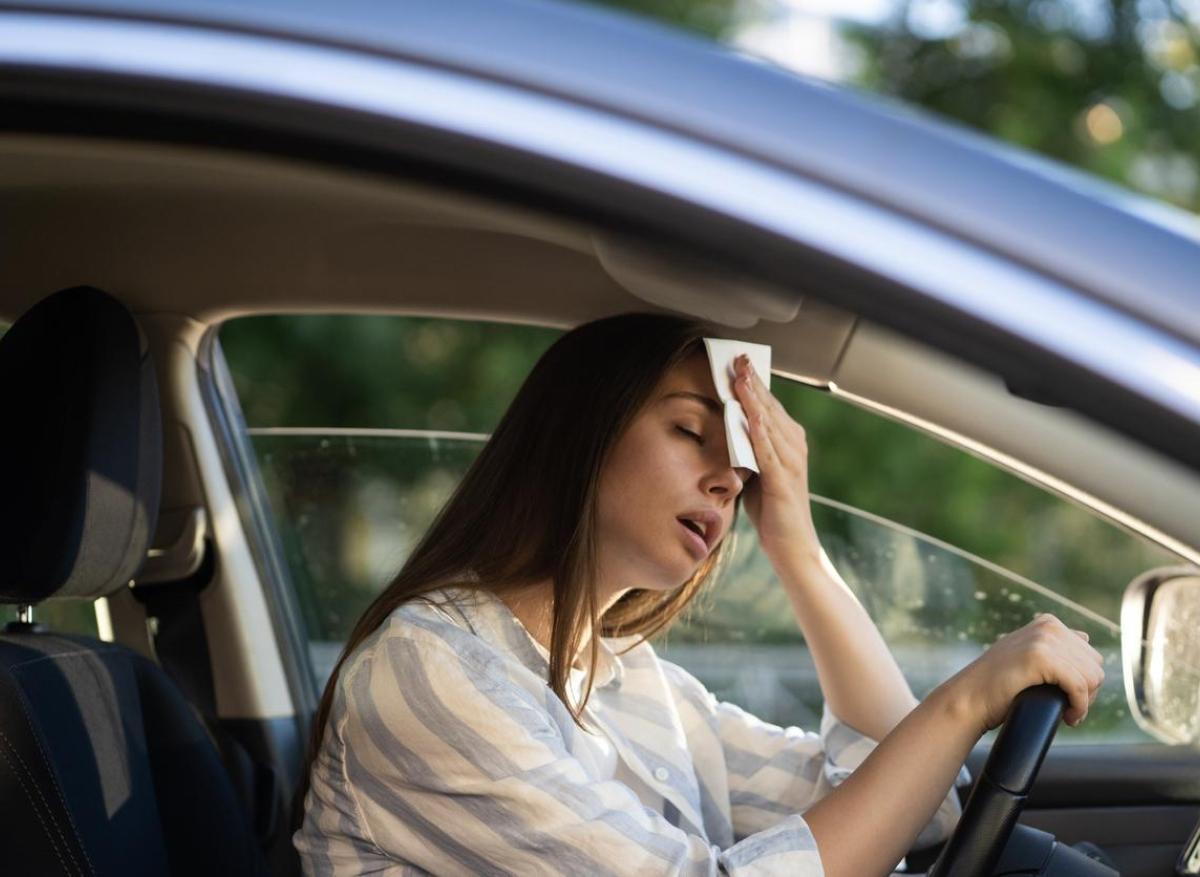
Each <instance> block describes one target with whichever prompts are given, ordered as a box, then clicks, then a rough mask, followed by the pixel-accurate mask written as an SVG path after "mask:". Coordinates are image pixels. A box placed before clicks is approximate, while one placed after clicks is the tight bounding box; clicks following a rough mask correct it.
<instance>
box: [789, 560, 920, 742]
mask: <svg viewBox="0 0 1200 877" xmlns="http://www.w3.org/2000/svg"><path fill="white" fill-rule="evenodd" d="M781 566H782V567H783V568H782V569H778V570H777V572H778V573H779V575H780V577H781V578H782V579H783V585H784V590H785V591H786V592H787V595H788V598H789V600H790V602H791V604H792V611H793V612H795V614H796V620H797V623H798V624H799V625H800V629H801V631H802V632H803V633H804V639H805V642H807V644H808V648H809V651H810V652H811V654H812V657H813V663H814V665H815V666H816V669H817V676H818V678H819V679H820V682H821V691H822V692H823V693H824V695H825V700H826V702H827V703H828V704H829V707H830V709H832V710H833V712H834V713H836V714H837V716H838V717H839V718H840V719H842V720H843V721H844V722H846V723H847V724H849V725H850V726H851V727H853V728H855V729H857V730H859V731H861V732H862V733H864V734H866V735H867V736H869V737H872V738H874V739H875V740H882V739H883V738H884V737H886V736H887V735H888V733H889V732H890V731H891V730H892V729H893V728H894V727H896V725H897V724H899V722H900V720H901V719H903V718H904V717H905V716H906V715H908V713H909V712H911V711H912V709H913V707H915V706H916V705H917V699H916V698H915V697H914V696H913V693H912V689H910V688H909V686H908V682H907V681H906V680H905V678H904V674H903V673H902V672H901V671H900V668H899V666H897V664H896V659H895V658H893V657H892V653H891V651H890V650H889V649H888V647H887V644H886V643H885V642H884V641H883V637H882V636H881V635H880V633H879V630H878V628H876V627H875V623H874V622H873V621H872V620H871V617H870V616H869V615H868V614H867V611H866V609H864V608H863V606H862V604H861V603H859V602H858V598H857V597H855V596H854V593H853V592H852V591H851V590H850V588H849V587H848V586H847V585H846V583H845V582H844V581H843V580H842V577H841V576H840V575H838V572H837V570H836V569H835V568H834V567H833V564H832V563H830V561H829V558H828V556H827V555H825V553H824V551H822V552H821V554H820V557H819V558H813V557H810V558H806V559H802V560H795V561H792V562H788V563H786V564H781Z"/></svg>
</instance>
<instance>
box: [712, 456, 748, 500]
mask: <svg viewBox="0 0 1200 877" xmlns="http://www.w3.org/2000/svg"><path fill="white" fill-rule="evenodd" d="M752 474H753V473H752V472H751V471H750V470H749V469H743V468H741V467H738V468H734V467H732V466H729V465H728V464H726V465H724V466H720V467H718V468H717V469H715V470H714V471H713V472H712V473H711V474H710V475H709V476H708V483H707V484H705V492H706V493H711V494H715V495H717V496H721V497H725V498H728V499H733V498H736V497H737V495H738V494H739V493H741V492H742V488H743V487H744V486H745V484H746V482H747V481H748V480H749V477H750V475H752Z"/></svg>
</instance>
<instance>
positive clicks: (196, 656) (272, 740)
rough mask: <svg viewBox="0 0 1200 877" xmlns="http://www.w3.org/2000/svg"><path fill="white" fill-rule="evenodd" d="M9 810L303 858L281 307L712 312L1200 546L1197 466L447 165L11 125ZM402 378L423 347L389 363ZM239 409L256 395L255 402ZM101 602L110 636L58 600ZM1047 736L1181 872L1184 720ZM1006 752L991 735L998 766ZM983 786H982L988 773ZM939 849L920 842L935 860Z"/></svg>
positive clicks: (991, 453)
mask: <svg viewBox="0 0 1200 877" xmlns="http://www.w3.org/2000/svg"><path fill="white" fill-rule="evenodd" d="M0 205H2V206H0V218H2V219H0V222H2V225H0V228H2V230H3V234H2V235H0V252H2V254H3V259H2V261H0V265H3V271H0V322H5V323H12V324H13V326H12V328H10V329H9V330H8V332H7V333H6V334H4V335H3V336H2V337H0V386H2V387H3V388H4V394H3V396H4V399H5V400H6V409H7V411H6V414H7V418H6V423H7V424H8V426H9V428H8V429H7V430H5V431H4V438H3V439H2V441H3V443H4V448H5V454H4V460H5V463H4V465H5V466H6V468H7V470H8V472H7V477H6V479H5V490H4V491H3V500H0V509H2V511H0V521H2V523H3V527H2V532H0V540H2V543H3V545H4V549H5V550H4V558H5V564H4V570H5V572H4V573H3V575H2V576H0V602H3V603H4V604H7V605H9V606H12V607H19V616H18V618H17V620H15V621H13V622H10V623H9V625H8V626H7V628H6V629H5V632H4V633H3V635H0V702H2V703H3V707H0V732H2V735H0V756H3V758H0V814H3V816H4V819H3V820H2V822H3V824H4V825H5V826H6V831H7V832H8V836H9V837H14V838H17V837H19V838H21V839H22V841H21V843H18V844H9V845H7V847H6V851H5V852H4V853H3V854H2V855H3V861H4V862H5V868H6V870H7V869H8V868H13V869H14V870H12V871H11V873H19V874H41V873H63V874H75V873H79V874H89V873H101V874H107V873H173V874H214V873H224V874H243V873H244V874H265V873H271V874H275V875H285V874H298V873H299V863H298V862H297V860H296V857H295V854H294V852H293V851H292V847H291V839H290V838H291V828H290V826H292V825H293V824H294V820H295V817H296V812H295V802H293V801H292V793H293V791H294V790H295V788H296V785H297V783H298V780H299V772H300V769H301V762H302V758H301V755H302V753H303V751H304V747H305V746H306V745H307V739H306V738H307V727H308V721H309V719H310V717H311V714H312V712H313V710H314V708H315V703H316V696H317V695H318V694H319V692H318V691H316V690H315V686H314V684H313V680H312V678H311V671H309V670H308V663H307V660H306V658H304V657H303V655H302V654H301V653H302V651H303V648H304V643H303V632H302V631H299V630H297V629H296V625H295V623H294V621H289V620H288V618H287V616H286V613H285V612H283V611H282V610H281V609H280V606H279V597H278V594H277V592H276V590H275V587H276V585H275V583H276V582H277V577H276V576H275V575H274V573H273V570H272V563H273V562H275V561H273V560H272V559H271V557H270V552H269V550H267V549H266V547H265V544H266V543H267V542H268V541H269V539H270V534H267V533H264V532H262V523H261V521H257V520H256V519H254V517H253V516H252V515H251V514H249V512H248V511H247V509H248V506H249V505H250V502H251V500H250V497H251V496H252V493H253V491H254V490H255V486H254V484H253V477H252V476H251V475H250V474H249V473H248V471H247V470H248V465H249V464H248V463H247V460H246V459H245V453H246V452H245V447H244V441H243V440H241V439H239V437H238V433H239V430H243V429H244V427H243V425H241V424H239V423H238V422H237V420H236V416H231V415H230V412H229V408H228V406H225V405H222V404H221V401H220V393H221V384H222V381H227V379H228V378H227V376H226V375H224V373H223V369H224V367H223V364H222V361H221V354H220V349H219V343H218V342H217V340H216V330H217V329H218V328H219V327H220V326H221V325H222V324H223V323H224V322H225V321H227V320H231V319H235V318H237V317H241V316H245V315H250V314H268V313H387V314H412V315H429V316H441V317H453V318H469V319H473V320H490V321H499V322H507V323H525V324H537V325H544V326H548V327H555V328H566V327H570V326H573V325H576V324H578V323H581V322H584V321H587V320H590V319H594V318H597V317H601V316H605V315H609V314H616V313H621V312H625V311H631V310H673V311H682V312H685V313H691V314H694V315H697V316H702V317H706V318H710V319H714V320H715V321H718V322H722V323H723V324H724V325H725V327H727V333H728V335H729V336H730V337H737V338H741V339H744V340H747V341H754V342H759V343H764V344H770V345H771V346H772V349H773V368H774V371H775V372H776V373H777V374H779V375H781V376H786V377H790V378H793V379H796V380H799V381H801V382H803V383H805V384H808V385H811V386H813V387H818V388H821V389H823V390H825V391H827V392H829V393H830V394H833V395H835V396H838V397H840V398H843V399H845V400H847V401H848V402H850V403H853V404H855V405H858V406H862V407H864V408H866V409H868V410H871V411H874V412H877V413H880V414H883V415H885V416H887V417H890V418H894V419H897V420H900V421H902V422H904V423H907V424H909V425H911V426H914V427H915V428H917V429H919V430H922V431H924V432H926V433H928V434H930V435H933V436H935V437H937V438H938V439H939V440H941V441H944V442H946V443H949V444H952V445H954V446H957V447H961V448H964V449H966V450H967V451H969V452H970V453H972V454H975V455H978V456H980V457H983V458H985V459H987V460H990V461H991V462H993V463H994V464H996V465H998V466H1000V467H1003V468H1005V469H1007V470H1010V471H1012V472H1014V473H1016V474H1018V475H1019V476H1021V477H1022V478H1024V479H1027V480H1029V481H1031V482H1033V483H1035V484H1038V485H1040V486H1042V487H1044V488H1045V489H1046V490H1049V491H1051V492H1053V493H1056V494H1059V495H1062V496H1065V497H1068V498H1069V499H1071V500H1072V501H1074V502H1076V503H1079V504H1082V505H1084V506H1086V507H1088V508H1090V509H1092V510H1093V511H1094V512H1096V513H1097V514H1098V515H1100V516H1102V517H1105V518H1107V519H1110V520H1112V521H1114V522H1115V523H1117V524H1119V525H1120V526H1122V527H1124V528H1126V529H1128V530H1131V531H1133V532H1136V533H1138V534H1141V535H1142V536H1144V537H1145V538H1147V539H1149V540H1151V541H1153V542H1155V543H1157V544H1159V545H1161V546H1163V547H1164V548H1166V549H1168V550H1170V551H1172V552H1174V553H1175V554H1176V555H1178V556H1179V557H1180V558H1181V559H1183V561H1186V562H1188V563H1191V564H1197V565H1200V516H1198V515H1196V514H1195V510H1196V497H1197V496H1200V473H1198V472H1197V471H1195V470H1193V469H1190V468H1188V467H1186V466H1184V465H1181V464H1179V463H1177V462H1174V461H1172V460H1170V459H1169V458H1167V457H1165V456H1163V455H1161V454H1159V453H1157V452H1155V451H1153V450H1150V449H1148V448H1146V447H1145V446H1144V445H1142V444H1140V443H1138V442H1136V441H1134V440H1131V439H1129V438H1127V437H1125V436H1123V435H1120V434H1118V433H1116V432H1115V431H1112V430H1110V429H1107V428H1105V427H1102V426H1098V425H1097V424H1096V423H1095V422H1093V421H1091V420H1089V419H1087V418H1085V417H1083V416H1081V415H1079V414H1077V413H1075V412H1073V411H1072V410H1071V408H1070V407H1069V400H1066V401H1067V403H1068V404H1056V401H1057V400H1047V399H1042V398H1038V394H1037V393H1036V392H1034V391H1031V390H1028V389H1027V388H1022V387H1021V386H1018V385H1010V384H1009V383H1006V382H1005V380H1004V379H1003V378H1001V377H998V376H997V375H994V374H992V373H990V372H988V371H986V370H984V369H982V368H979V367H977V366H974V365H971V364H969V363H967V362H965V361H963V360H962V359H959V358H956V357H954V356H951V355H949V354H947V353H944V352H942V351H940V350H938V349H937V348H936V347H934V346H931V345H930V344H929V343H927V342H926V341H924V340H920V339H917V338H914V337H910V336H908V335H905V334H902V333H901V332H899V331H897V330H896V329H894V328H890V327H888V326H885V325H882V324H880V323H877V322H873V321H871V320H868V319H865V318H863V317H862V316H860V315H858V314H856V313H855V312H853V311H851V310H849V309H848V308H847V307H846V306H845V305H844V304H839V294H838V283H839V278H838V277H836V276H831V274H830V272H829V271H828V270H826V271H825V272H823V273H814V276H815V277H817V278H819V282H817V281H815V280H814V281H811V282H809V283H807V284H805V285H803V286H802V287H801V286H798V287H797V289H794V290H783V289H780V288H778V287H777V286H773V285H769V284H766V283H761V282H758V281H757V280H756V279H755V278H752V277H746V276H743V275H740V274H739V273H738V271H737V270H735V269H733V268H731V267H728V266H720V265H713V264H711V263H709V262H707V261H705V259H704V257H703V256H702V255H701V254H689V253H679V252H667V251H663V250H662V249H661V248H657V247H655V246H651V245H649V244H648V243H644V242H641V241H639V240H638V239H637V238H636V237H635V236H633V235H632V234H626V233H622V232H621V231H620V230H614V229H612V228H610V227H608V226H607V224H605V223H601V222H598V221H597V222H595V223H591V222H588V221H587V220H586V218H581V217H578V216H566V215H562V214H561V213H557V212H554V211H548V210H541V209H538V208H537V207H536V206H531V205H530V204H528V203H524V202H521V201H518V200H516V199H512V200H507V201H506V200H503V199H500V198H497V197H495V196H494V195H491V194H489V195H483V194H477V193H473V192H471V191H468V190H465V189H464V188H462V187H460V186H455V187H447V186H445V185H443V184H441V183H439V182H438V181H434V180H425V179H419V178H397V177H393V176H388V175H384V174H381V173H379V172H376V171H366V170H356V169H353V168H344V167H336V166H334V165H333V164H332V163H327V164H318V163H316V162H303V161H299V160H295V159H289V158H284V157H278V156H264V155H251V154H247V153H241V152H236V151H233V150H221V149H217V148H212V149H201V148H198V147H193V146H184V145H179V144H174V145H172V144H160V143H152V142H133V141H130V142H124V141H120V140H117V139H93V138H73V137H68V136H34V135H16V134H6V135H5V136H4V137H3V138H0ZM397 379H398V380H402V376H397ZM235 415H236V412H235ZM43 601H88V602H91V601H98V603H97V609H98V612H102V613H103V615H104V618H105V623H104V624H102V625H101V637H100V638H99V639H92V638H87V637H81V636H78V635H67V634H59V633H56V632H55V631H54V630H53V629H50V628H48V627H46V626H45V625H44V624H41V623H40V622H39V605H38V604H41V603H42V602H43ZM1102 755H1103V753H1102V752H1100V751H1098V750H1097V751H1088V749H1087V747H1076V748H1073V749H1071V750H1070V751H1065V752H1062V753H1058V752H1057V751H1056V750H1052V751H1051V753H1050V755H1049V756H1048V757H1047V759H1046V761H1045V763H1044V764H1043V766H1042V772H1041V775H1040V777H1039V781H1038V786H1037V787H1035V789H1034V791H1033V793H1032V795H1031V797H1030V800H1029V803H1028V805H1027V807H1026V809H1025V811H1024V813H1023V815H1022V822H1023V823H1025V824H1028V825H1030V826H1033V827H1035V828H1039V829H1042V830H1045V831H1048V832H1051V833H1052V834H1054V835H1055V836H1056V837H1057V838H1058V839H1059V840H1060V841H1063V842H1066V843H1075V842H1079V841H1096V842H1099V843H1101V844H1102V845H1103V846H1104V848H1105V850H1106V851H1108V853H1109V854H1110V855H1111V856H1112V859H1113V860H1114V861H1115V862H1116V863H1117V865H1118V866H1119V870H1120V873H1122V874H1127V875H1135V877H1136V875H1156V874H1167V873H1172V872H1171V870H1170V869H1171V868H1173V866H1174V862H1175V859H1176V857H1177V856H1178V853H1179V849H1180V847H1181V846H1182V845H1183V844H1184V842H1185V840H1186V838H1187V836H1188V834H1189V832H1191V831H1192V829H1193V827H1194V825H1195V824H1196V820H1197V816H1198V815H1200V782H1197V781H1196V779H1195V778H1196V777H1197V776H1200V771H1197V768H1198V767H1200V756H1198V755H1197V754H1196V752H1195V751H1194V749H1192V748H1190V747H1186V746H1185V747H1171V746H1167V745H1161V746H1151V745H1147V746H1139V747H1136V748H1130V749H1129V750H1128V751H1126V750H1122V751H1121V752H1120V753H1119V754H1114V753H1111V752H1110V753H1108V756H1107V757H1101V756H1102ZM986 756H987V751H986V748H985V747H980V748H979V749H977V751H976V752H975V753H973V755H972V759H971V760H970V761H969V762H968V766H969V767H971V769H972V773H973V774H974V775H976V776H978V773H979V767H980V766H981V765H982V764H983V761H984V759H985V758H986ZM962 794H964V795H965V794H966V790H963V791H962ZM914 861H918V860H915V859H914Z"/></svg>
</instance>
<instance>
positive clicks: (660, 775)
mask: <svg viewBox="0 0 1200 877" xmlns="http://www.w3.org/2000/svg"><path fill="white" fill-rule="evenodd" d="M670 775H671V772H670V771H668V770H667V769H666V768H665V767H656V768H654V778H655V779H656V780H658V781H659V782H660V783H665V782H666V781H667V777H669V776H670Z"/></svg>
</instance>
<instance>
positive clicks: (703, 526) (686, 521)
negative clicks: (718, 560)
mask: <svg viewBox="0 0 1200 877" xmlns="http://www.w3.org/2000/svg"><path fill="white" fill-rule="evenodd" d="M676 520H677V521H679V525H680V526H681V527H683V529H684V531H685V532H686V533H687V534H688V536H689V537H691V538H690V540H689V541H691V542H692V544H693V545H694V546H695V547H697V548H698V549H700V556H701V557H705V556H706V555H707V554H708V553H709V552H710V551H711V550H712V547H713V546H714V545H716V544H717V542H718V540H720V538H721V529H722V527H723V526H724V520H723V519H722V518H721V515H720V513H718V512H716V511H714V510H712V509H704V508H701V509H693V510H691V511H687V512H684V513H683V514H682V515H679V516H678V517H677V518H676Z"/></svg>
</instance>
